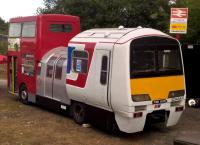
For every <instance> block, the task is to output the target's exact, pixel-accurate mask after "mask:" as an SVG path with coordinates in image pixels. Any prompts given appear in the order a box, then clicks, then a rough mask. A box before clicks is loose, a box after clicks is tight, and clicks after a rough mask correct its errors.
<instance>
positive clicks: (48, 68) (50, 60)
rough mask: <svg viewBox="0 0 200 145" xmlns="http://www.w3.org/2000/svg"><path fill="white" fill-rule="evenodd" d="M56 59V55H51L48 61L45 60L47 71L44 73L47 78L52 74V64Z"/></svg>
mask: <svg viewBox="0 0 200 145" xmlns="http://www.w3.org/2000/svg"><path fill="white" fill-rule="evenodd" d="M56 59H57V57H55V56H52V57H51V58H50V59H49V61H48V62H47V73H46V76H47V77H48V78H51V77H52V75H53V64H54V61H55V60H56Z"/></svg>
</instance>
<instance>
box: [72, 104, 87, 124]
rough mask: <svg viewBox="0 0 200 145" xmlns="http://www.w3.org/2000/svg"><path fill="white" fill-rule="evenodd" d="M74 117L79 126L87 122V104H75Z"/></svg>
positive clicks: (73, 107)
mask: <svg viewBox="0 0 200 145" xmlns="http://www.w3.org/2000/svg"><path fill="white" fill-rule="evenodd" d="M72 115H73V118H74V121H75V122H76V123H77V124H83V123H85V121H86V106H85V104H82V103H78V102H73V104H72Z"/></svg>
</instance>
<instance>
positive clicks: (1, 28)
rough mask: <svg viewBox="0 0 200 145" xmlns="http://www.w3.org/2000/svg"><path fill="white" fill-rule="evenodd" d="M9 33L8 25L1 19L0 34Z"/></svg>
mask: <svg viewBox="0 0 200 145" xmlns="http://www.w3.org/2000/svg"><path fill="white" fill-rule="evenodd" d="M7 33H8V23H6V22H5V21H4V20H3V19H2V18H1V17H0V34H4V35H7Z"/></svg>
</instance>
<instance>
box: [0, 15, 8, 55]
mask: <svg viewBox="0 0 200 145" xmlns="http://www.w3.org/2000/svg"><path fill="white" fill-rule="evenodd" d="M7 33H8V23H6V22H5V21H4V20H3V19H1V17H0V54H6V50H7V36H5V35H7Z"/></svg>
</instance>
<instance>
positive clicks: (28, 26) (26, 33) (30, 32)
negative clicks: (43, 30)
mask: <svg viewBox="0 0 200 145" xmlns="http://www.w3.org/2000/svg"><path fill="white" fill-rule="evenodd" d="M35 27H36V22H25V23H24V24H23V27H22V37H35Z"/></svg>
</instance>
